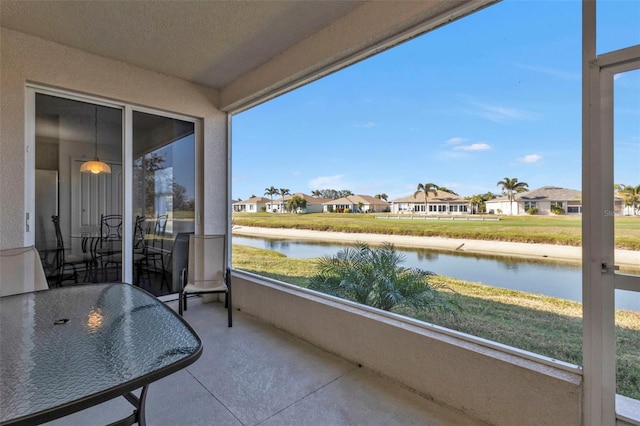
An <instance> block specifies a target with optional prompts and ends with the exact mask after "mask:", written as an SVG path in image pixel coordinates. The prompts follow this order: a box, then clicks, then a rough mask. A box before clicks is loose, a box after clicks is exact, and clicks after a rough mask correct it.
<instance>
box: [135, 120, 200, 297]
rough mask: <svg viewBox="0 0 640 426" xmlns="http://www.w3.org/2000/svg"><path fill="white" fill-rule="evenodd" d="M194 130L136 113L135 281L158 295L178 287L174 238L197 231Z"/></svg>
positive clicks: (178, 122)
mask: <svg viewBox="0 0 640 426" xmlns="http://www.w3.org/2000/svg"><path fill="white" fill-rule="evenodd" d="M194 129H195V126H194V123H193V122H189V121H184V120H179V119H176V118H169V117H163V116H160V115H155V114H149V113H146V112H139V111H134V112H133V212H134V216H135V217H133V218H132V220H133V221H134V224H137V225H135V226H134V227H135V230H134V234H135V238H134V247H133V257H132V259H133V260H132V261H133V265H132V267H133V268H132V270H133V281H134V284H138V285H140V286H142V287H143V288H145V289H146V290H148V291H150V292H151V293H152V294H154V295H156V296H160V295H165V294H170V293H174V292H176V291H178V286H179V283H178V282H177V280H176V277H177V276H178V274H176V273H174V271H173V269H174V268H173V264H174V263H175V262H174V261H175V258H176V257H177V255H179V253H178V254H177V253H175V250H174V241H175V238H176V237H177V236H178V234H180V233H189V232H193V231H194V230H195V134H194Z"/></svg>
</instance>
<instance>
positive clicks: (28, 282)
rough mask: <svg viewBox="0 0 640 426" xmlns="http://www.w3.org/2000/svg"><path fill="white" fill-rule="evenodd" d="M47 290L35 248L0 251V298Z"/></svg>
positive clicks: (38, 254) (47, 285)
mask: <svg viewBox="0 0 640 426" xmlns="http://www.w3.org/2000/svg"><path fill="white" fill-rule="evenodd" d="M47 289H49V284H48V283H47V278H46V277H45V275H44V269H43V268H42V262H41V261H40V253H39V252H38V249H36V248H35V246H28V247H16V248H10V249H5V250H0V297H4V296H11V295H13V294H20V293H28V292H31V291H40V290H47Z"/></svg>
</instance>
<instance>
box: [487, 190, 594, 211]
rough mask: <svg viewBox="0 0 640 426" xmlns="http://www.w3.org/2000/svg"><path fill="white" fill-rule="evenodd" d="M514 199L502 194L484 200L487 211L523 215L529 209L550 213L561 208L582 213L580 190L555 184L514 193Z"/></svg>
mask: <svg viewBox="0 0 640 426" xmlns="http://www.w3.org/2000/svg"><path fill="white" fill-rule="evenodd" d="M513 198H514V201H512V202H510V201H509V196H508V195H503V196H501V197H498V198H494V199H493V200H489V201H486V202H485V205H486V209H487V213H495V214H507V215H508V214H512V215H523V214H527V211H529V210H531V209H537V212H536V214H539V215H550V214H552V213H553V212H552V209H554V210H555V209H561V210H562V212H563V213H564V214H581V213H582V192H581V191H578V190H575V189H566V188H560V187H557V186H543V187H542V188H538V189H534V190H533V191H526V192H520V193H518V194H514V197H513Z"/></svg>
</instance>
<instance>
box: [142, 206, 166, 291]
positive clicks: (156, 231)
mask: <svg viewBox="0 0 640 426" xmlns="http://www.w3.org/2000/svg"><path fill="white" fill-rule="evenodd" d="M168 219H169V215H167V214H162V215H158V216H157V217H156V220H155V222H154V223H153V227H151V226H150V228H149V229H148V230H147V234H151V238H150V239H148V240H147V246H146V254H147V263H148V265H149V267H150V268H152V271H153V272H155V273H160V274H161V277H160V278H161V281H160V290H162V288H163V287H164V285H165V284H166V285H167V289H169V283H168V282H167V268H166V267H165V262H164V259H165V256H166V255H167V253H166V252H165V247H164V240H165V233H166V230H167V221H168ZM149 242H150V244H149ZM158 263H159V265H158Z"/></svg>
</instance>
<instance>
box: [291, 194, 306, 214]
mask: <svg viewBox="0 0 640 426" xmlns="http://www.w3.org/2000/svg"><path fill="white" fill-rule="evenodd" d="M306 208H307V200H305V199H304V198H302V197H300V196H298V195H296V196H294V197H293V198H291V199H290V200H289V201H287V210H288V211H290V212H297V211H299V210H304V209H306Z"/></svg>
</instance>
